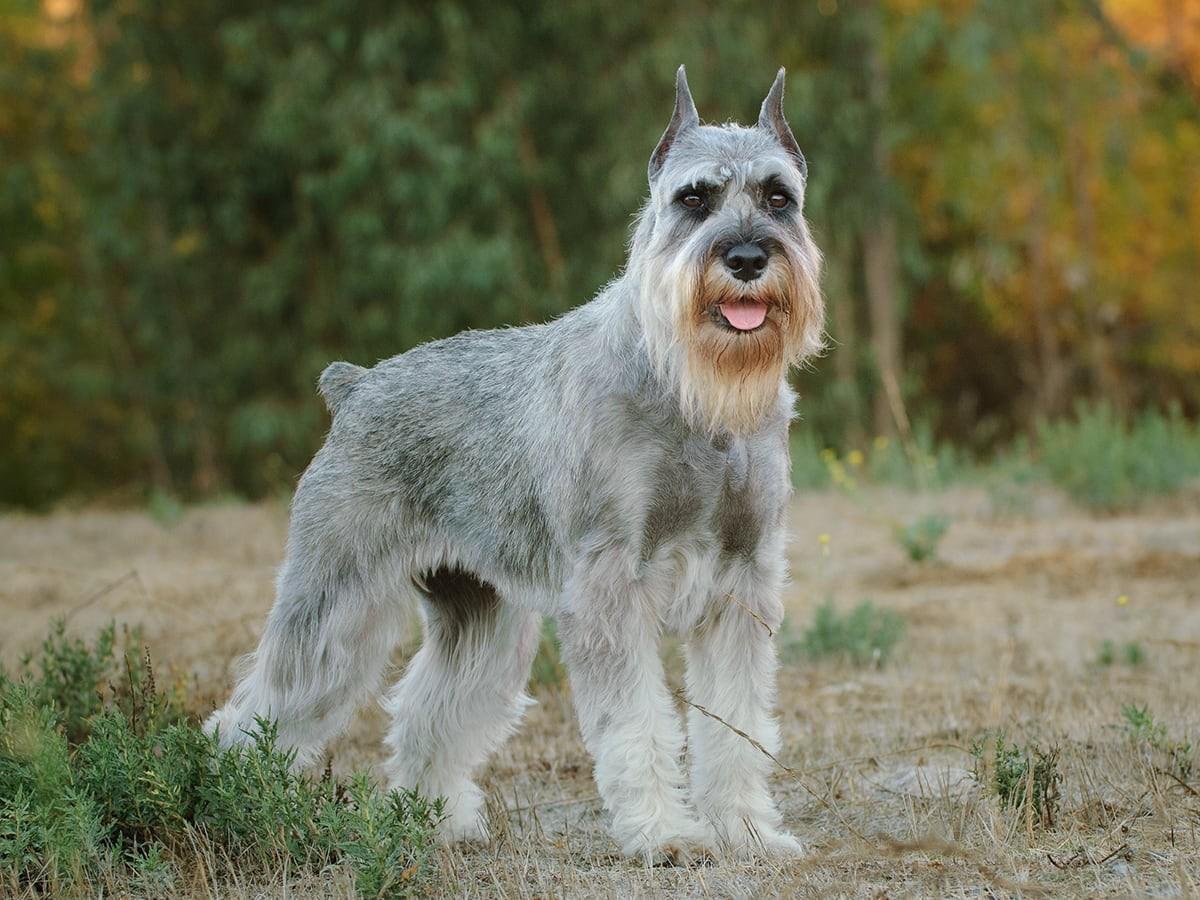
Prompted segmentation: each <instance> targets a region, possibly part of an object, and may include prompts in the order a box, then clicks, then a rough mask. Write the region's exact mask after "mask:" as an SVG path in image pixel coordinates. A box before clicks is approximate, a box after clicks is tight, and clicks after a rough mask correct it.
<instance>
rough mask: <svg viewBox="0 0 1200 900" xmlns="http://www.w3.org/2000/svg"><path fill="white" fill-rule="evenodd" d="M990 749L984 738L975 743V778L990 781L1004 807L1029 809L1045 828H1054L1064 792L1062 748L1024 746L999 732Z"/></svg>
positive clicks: (1030, 813) (972, 751)
mask: <svg viewBox="0 0 1200 900" xmlns="http://www.w3.org/2000/svg"><path fill="white" fill-rule="evenodd" d="M991 750H992V752H991V753H988V752H987V746H986V743H985V742H984V741H978V742H976V743H975V744H974V745H973V746H972V748H971V753H972V755H973V756H974V757H975V772H974V775H975V780H976V781H978V782H979V783H980V784H987V785H990V787H991V789H992V791H993V792H994V793H995V795H996V796H997V797H998V798H999V800H1000V805H1001V806H1002V807H1003V808H1005V809H1015V810H1027V811H1028V813H1029V815H1031V816H1032V818H1033V820H1034V821H1035V822H1036V823H1038V824H1039V825H1041V826H1042V827H1043V828H1053V827H1054V823H1055V821H1056V820H1057V817H1058V805H1059V800H1060V799H1061V796H1062V795H1061V791H1060V790H1059V785H1060V784H1061V783H1062V774H1061V773H1060V772H1059V770H1058V758H1059V748H1058V747H1051V748H1050V749H1049V750H1043V749H1042V748H1041V747H1039V746H1037V745H1036V744H1031V745H1029V746H1027V747H1021V746H1020V745H1018V744H1009V743H1008V742H1007V741H1006V740H1005V737H1004V735H1003V734H998V735H996V743H995V745H994V747H993V748H991Z"/></svg>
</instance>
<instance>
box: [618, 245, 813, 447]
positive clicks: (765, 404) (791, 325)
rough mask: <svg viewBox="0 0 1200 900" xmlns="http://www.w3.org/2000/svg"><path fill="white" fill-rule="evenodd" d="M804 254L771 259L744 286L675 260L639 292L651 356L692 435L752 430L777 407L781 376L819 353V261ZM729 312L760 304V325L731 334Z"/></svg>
mask: <svg viewBox="0 0 1200 900" xmlns="http://www.w3.org/2000/svg"><path fill="white" fill-rule="evenodd" d="M809 247H811V253H810V254H809V256H808V257H803V256H802V257H800V258H798V259H795V260H793V259H792V258H791V257H789V256H785V255H779V256H777V257H775V258H773V259H772V260H771V263H770V265H769V266H768V269H767V271H766V272H765V273H764V274H763V276H762V277H761V278H759V279H756V280H755V281H753V282H749V283H744V282H739V281H736V280H734V279H733V278H732V277H730V276H729V274H728V273H726V272H724V271H723V270H722V268H721V263H720V261H719V260H716V259H714V260H711V261H710V262H709V263H708V264H707V265H705V266H704V267H703V268H697V267H693V266H689V265H687V264H686V263H684V262H683V261H682V260H677V261H675V263H674V264H669V265H667V266H665V267H663V269H662V270H660V271H659V272H658V273H657V278H655V279H654V280H655V281H657V285H656V287H657V290H655V289H651V290H648V291H647V290H644V291H643V299H642V310H641V319H642V324H643V328H644V329H645V331H646V338H647V346H648V348H649V350H650V354H651V357H652V359H653V360H654V361H655V363H656V365H657V367H658V368H659V371H660V373H661V374H663V375H665V376H667V377H669V378H670V380H671V381H672V382H673V383H674V385H675V387H676V389H677V390H678V392H679V400H680V405H681V408H682V411H683V414H684V416H685V417H686V418H687V419H688V420H689V422H690V423H691V424H692V425H693V426H695V427H698V428H700V429H702V430H704V431H707V432H709V433H717V432H722V431H729V432H733V433H735V434H738V433H746V432H750V431H753V430H755V429H756V428H758V427H759V426H760V425H761V424H762V422H763V420H764V419H765V418H766V417H767V416H768V415H769V414H770V413H771V412H772V411H773V410H775V409H776V408H777V407H778V404H779V398H780V387H781V386H782V384H783V382H784V378H785V377H786V375H787V370H788V368H789V367H790V366H791V365H794V364H795V363H797V362H799V361H801V360H803V359H805V358H807V357H808V356H810V355H812V354H815V353H817V352H818V351H819V350H820V349H821V334H822V325H823V309H822V304H821V297H820V291H819V288H818V283H817V277H818V276H817V273H818V271H819V266H820V258H819V256H818V255H817V251H816V248H815V247H814V246H812V245H811V244H809ZM664 301H665V302H664ZM735 303H762V304H765V306H766V317H765V319H764V320H763V321H762V323H761V324H760V325H758V326H757V327H755V328H752V329H749V330H739V329H738V328H735V327H734V326H733V324H731V323H730V322H729V321H728V320H727V319H726V318H725V316H724V314H723V313H722V311H721V307H722V306H727V305H728V304H735Z"/></svg>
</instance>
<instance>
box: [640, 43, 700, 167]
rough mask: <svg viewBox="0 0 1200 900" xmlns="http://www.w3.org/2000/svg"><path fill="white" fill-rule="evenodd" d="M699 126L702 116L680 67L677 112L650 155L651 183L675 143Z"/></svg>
mask: <svg viewBox="0 0 1200 900" xmlns="http://www.w3.org/2000/svg"><path fill="white" fill-rule="evenodd" d="M699 124H700V115H699V114H698V113H697V112H696V103H695V101H693V100H692V92H691V91H690V90H689V89H688V83H687V73H686V72H685V71H684V70H683V66H680V67H679V69H678V71H677V72H676V73H675V112H674V113H673V114H672V116H671V123H670V124H669V125H667V130H666V131H664V132H663V136H662V140H660V141H659V142H658V146H657V147H655V148H654V152H653V153H652V154H650V165H649V166H648V167H647V172H648V173H649V175H650V180H651V181H653V180H654V177H655V176H656V175H657V174H658V173H659V172H661V171H662V167H663V163H665V162H666V161H667V154H668V153H670V152H671V145H672V144H674V143H675V140H676V139H677V138H678V137H679V135H681V134H683V133H684V132H685V131H687V130H688V129H689V128H695V127H696V126H697V125H699Z"/></svg>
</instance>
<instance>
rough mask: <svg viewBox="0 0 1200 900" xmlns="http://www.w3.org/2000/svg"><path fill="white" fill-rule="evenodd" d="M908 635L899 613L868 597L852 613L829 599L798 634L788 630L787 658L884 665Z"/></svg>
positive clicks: (819, 607) (786, 639) (784, 645)
mask: <svg viewBox="0 0 1200 900" xmlns="http://www.w3.org/2000/svg"><path fill="white" fill-rule="evenodd" d="M903 636H904V619H903V618H901V616H900V614H899V613H896V612H894V611H893V610H890V609H882V608H879V607H876V606H875V605H873V604H872V603H871V602H870V601H866V600H864V601H863V602H862V603H860V604H858V605H857V606H856V607H854V609H852V610H850V611H849V612H848V613H841V612H838V610H837V608H836V607H835V606H834V604H833V601H832V600H827V601H826V602H824V603H822V604H821V605H820V606H818V607H817V609H816V611H815V612H814V613H813V621H812V624H811V625H809V626H808V628H807V629H805V631H804V633H803V634H801V635H799V636H798V637H797V636H795V635H793V634H790V633H789V629H786V628H785V630H784V635H783V637H784V640H783V654H784V657H785V658H792V659H796V658H807V659H812V660H820V659H831V658H832V659H843V660H847V661H849V662H850V663H852V664H853V665H856V666H867V665H873V666H881V665H883V664H884V663H886V662H887V661H888V659H890V658H891V655H892V653H893V651H894V650H895V648H896V645H897V644H898V643H899V641H900V639H901V638H902V637H903Z"/></svg>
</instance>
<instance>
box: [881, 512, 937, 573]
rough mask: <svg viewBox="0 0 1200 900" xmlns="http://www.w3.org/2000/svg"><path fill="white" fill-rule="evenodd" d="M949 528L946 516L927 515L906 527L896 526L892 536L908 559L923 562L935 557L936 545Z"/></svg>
mask: <svg viewBox="0 0 1200 900" xmlns="http://www.w3.org/2000/svg"><path fill="white" fill-rule="evenodd" d="M949 528H950V520H949V519H948V518H947V517H946V516H942V515H937V514H934V513H928V514H926V515H923V516H921V517H920V518H919V519H916V520H914V521H912V522H909V523H908V524H907V525H897V526H896V528H895V530H894V531H893V535H894V536H895V538H896V543H898V544H899V545H900V546H901V547H903V548H904V552H905V553H907V554H908V558H909V559H911V560H912V561H913V562H925V561H927V560H930V559H933V558H935V557H936V556H937V549H938V544H940V543H941V540H942V538H943V537H944V536H945V534H946V532H947V531H948V530H949Z"/></svg>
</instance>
